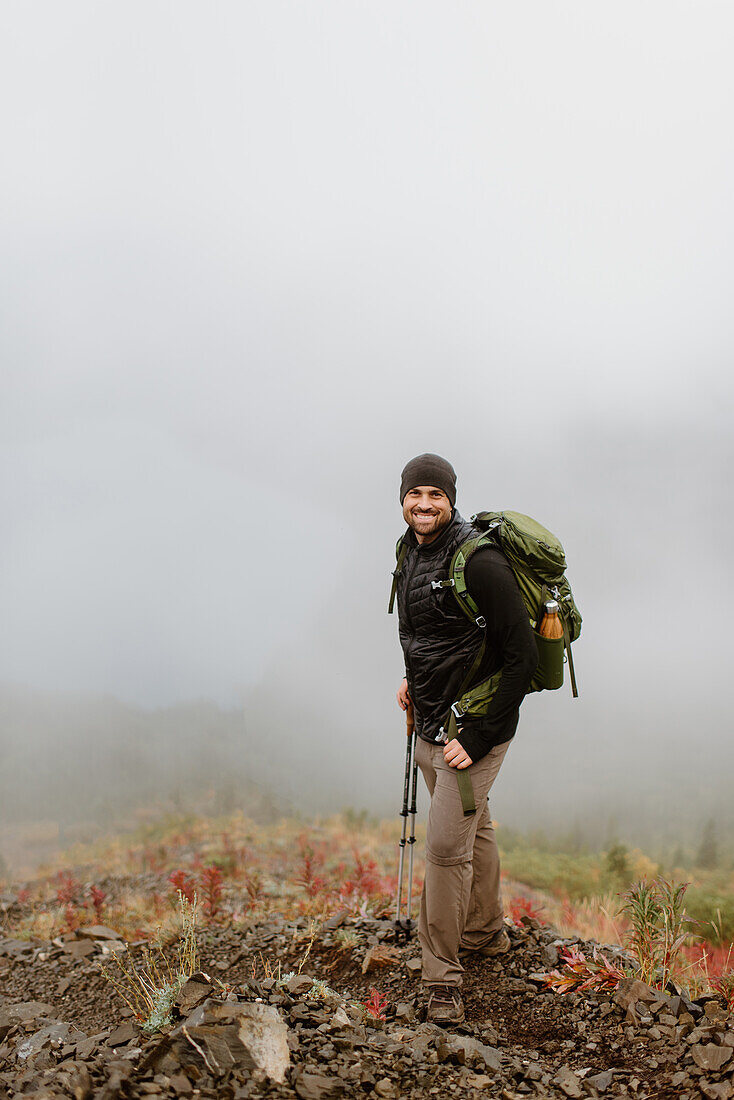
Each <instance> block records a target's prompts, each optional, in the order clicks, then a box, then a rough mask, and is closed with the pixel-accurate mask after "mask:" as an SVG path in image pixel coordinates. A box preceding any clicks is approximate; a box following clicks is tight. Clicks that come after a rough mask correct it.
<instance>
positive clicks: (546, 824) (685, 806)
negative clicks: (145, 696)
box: [0, 631, 734, 846]
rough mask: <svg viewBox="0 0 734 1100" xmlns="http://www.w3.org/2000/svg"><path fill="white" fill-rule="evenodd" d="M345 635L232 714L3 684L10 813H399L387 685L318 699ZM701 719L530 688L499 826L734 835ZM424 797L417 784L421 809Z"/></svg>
mask: <svg viewBox="0 0 734 1100" xmlns="http://www.w3.org/2000/svg"><path fill="white" fill-rule="evenodd" d="M337 643H338V638H337V636H336V634H329V632H328V631H326V632H324V633H323V634H322V635H321V642H320V644H319V645H318V646H311V648H310V649H309V648H308V647H307V646H305V645H304V646H303V647H301V648H299V649H298V651H297V652H295V653H293V654H291V657H290V665H289V691H288V692H287V693H286V692H283V691H279V690H278V673H277V671H276V670H274V671H273V673H272V674H271V676H269V677H266V679H265V681H264V682H263V685H262V686H261V687H260V688H259V689H258V690H257V692H253V693H252V694H251V697H250V698H249V700H248V701H247V704H246V707H245V709H244V710H238V711H225V710H222V709H220V708H219V707H217V706H216V705H215V704H213V703H207V702H195V703H190V704H186V705H179V706H175V707H169V708H165V709H160V710H144V709H142V708H138V707H132V706H128V705H125V704H123V703H121V702H119V701H117V700H115V699H113V698H111V697H107V696H91V695H90V696H73V695H62V694H59V693H42V692H35V691H34V692H31V691H29V690H24V689H19V688H12V689H11V688H8V687H6V688H4V689H3V690H2V693H1V694H0V730H1V732H2V764H3V766H2V771H1V772H0V823H2V824H4V825H5V826H8V825H12V824H17V823H19V822H24V821H34V820H53V821H57V822H59V823H61V824H62V825H64V826H70V825H72V824H75V823H85V822H86V823H96V824H107V823H109V822H110V821H111V820H120V819H123V818H125V817H127V816H129V815H131V814H133V813H134V812H136V811H144V810H145V809H146V808H148V809H150V808H151V807H155V808H157V809H158V810H160V811H165V810H169V811H172V812H178V813H181V812H189V811H194V810H196V811H198V812H209V813H220V812H228V811H231V810H233V809H242V810H243V812H244V813H246V814H247V815H248V816H250V817H253V818H256V819H260V820H263V819H271V818H272V817H273V816H279V815H282V814H286V813H288V812H293V811H295V812H303V813H306V814H318V813H322V814H323V813H331V812H335V811H338V810H342V809H345V808H350V807H351V808H353V809H355V810H367V811H368V812H370V813H371V814H376V815H380V816H385V815H386V816H389V815H390V814H392V813H397V811H398V808H399V801H400V797H401V791H402V785H401V784H402V769H403V763H404V745H405V741H404V739H403V734H402V729H403V726H402V718H401V715H400V714H399V712H397V709H396V708H395V704H394V700H393V699H392V697H391V696H387V697H385V698H381V697H378V698H369V697H367V696H366V694H365V693H364V692H362V693H361V695H360V684H359V680H358V676H357V674H356V673H355V674H354V679H353V680H350V679H349V677H348V676H345V675H341V676H340V677H338V678H335V679H334V682H333V686H332V692H331V697H330V705H328V706H325V705H324V702H323V693H324V671H323V670H324V669H329V668H331V667H337V662H338V659H339V652H338V644H337ZM362 657H363V659H364V661H365V662H366V661H367V660H368V659H369V653H365V654H363V655H362ZM372 659H373V662H374V655H373V658H372ZM387 659H388V658H387V657H385V660H386V661H387ZM360 697H362V698H363V704H362V705H361V706H360V705H357V704H356V703H355V700H357V701H358V700H359V699H360ZM696 720H697V716H696V714H695V712H694V710H693V709H692V708H688V709H686V708H680V709H679V711H678V712H677V714H673V713H672V712H671V713H668V714H667V716H666V718H665V729H664V730H662V729H661V725H662V722H661V716H660V714H659V713H656V708H655V706H654V705H653V703H652V702H650V704H649V705H648V707H647V709H643V708H642V707H641V706H639V705H634V706H633V705H632V704H630V706H629V708H628V709H627V710H625V708H624V706H620V705H619V704H617V705H616V706H614V707H613V706H612V703H611V702H610V705H609V708H608V709H607V712H606V714H605V713H603V712H602V715H601V719H600V718H599V717H598V715H597V717H596V718H595V719H594V721H593V724H592V721H591V720H590V715H589V704H586V703H585V702H584V699H583V696H582V698H581V699H579V700H575V701H573V700H571V698H570V692H569V693H567V692H566V690H565V689H564V690H563V692H558V693H556V694H555V695H554V696H549V695H548V694H547V693H546V695H544V696H532V697H529V698H528V699H526V700H525V703H524V704H523V710H522V721H521V724H520V729H519V732H518V735H517V737H516V738H515V742H514V744H513V746H512V749H511V752H510V753H509V754H508V757H507V762H506V764H505V766H504V768H503V771H502V774H501V777H500V780H498V784H497V787H496V791H495V792H494V793H493V796H492V799H491V806H492V810H493V814H494V816H495V817H496V819H497V820H498V821H499V823H500V824H504V825H507V826H512V827H513V828H518V829H523V830H528V829H533V828H540V829H546V830H548V831H549V832H552V833H553V834H554V835H557V836H563V835H572V834H574V833H575V834H576V835H577V836H578V837H579V838H580V840H581V842H582V843H586V844H590V845H594V844H595V845H604V844H605V843H608V842H609V841H610V840H611V839H617V838H618V839H621V840H624V841H626V842H629V843H633V844H640V843H655V844H658V843H659V844H668V843H675V844H680V843H682V844H683V845H684V846H685V845H686V844H688V843H690V844H693V843H695V842H696V839H697V837H698V836H699V834H700V831H701V829H702V827H703V824H704V822H705V821H706V820H708V819H709V818H710V817H714V818H715V820H716V823H717V828H718V830H719V832H720V835H721V836H722V839H723V838H724V837H728V836H731V835H732V834H733V833H734V820H733V813H734V811H733V809H732V805H731V778H730V777H731V775H732V774H733V773H734V744H732V742H731V741H729V742H727V741H725V740H719V741H718V742H717V743H716V750H715V751H714V749H713V747H709V748H707V746H706V743H705V738H704V737H703V736H702V734H701V733H700V731H699V732H698V733H697V732H696V730H697V726H696ZM663 737H664V741H663V740H662V738H663ZM712 740H713V739H712ZM663 746H664V747H663ZM426 803H427V800H426V797H425V792H424V790H423V788H422V787H421V790H420V795H419V813H421V814H423V813H424V812H425V809H426Z"/></svg>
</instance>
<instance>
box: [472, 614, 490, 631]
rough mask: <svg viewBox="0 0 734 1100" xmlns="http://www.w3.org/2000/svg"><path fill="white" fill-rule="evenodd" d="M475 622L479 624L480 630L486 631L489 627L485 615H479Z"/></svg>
mask: <svg viewBox="0 0 734 1100" xmlns="http://www.w3.org/2000/svg"><path fill="white" fill-rule="evenodd" d="M474 622H475V623H476V624H477V626H478V627H479V629H480V630H484V629H485V627H486V625H487V620H486V619H485V617H484V615H477V617H476V619H475V620H474Z"/></svg>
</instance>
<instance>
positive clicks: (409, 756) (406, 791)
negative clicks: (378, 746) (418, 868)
mask: <svg viewBox="0 0 734 1100" xmlns="http://www.w3.org/2000/svg"><path fill="white" fill-rule="evenodd" d="M405 721H406V733H407V746H406V751H405V783H404V785H403V808H402V809H401V811H400V816H401V817H402V819H403V829H402V833H401V836H400V862H399V864H398V891H397V899H396V904H395V932H396V935H398V936H399V935H400V933H403V934H404V935H405V937H406V939H407V938H408V937H409V936H410V924H411V921H410V911H409V910H410V894H411V890H412V882H413V848H412V844H414V843H415V835H413V837H412V839H411V841H410V843H411V849H410V859H409V861H408V873H409V875H410V883H409V886H408V918H407V920H406V921H403V920H402V919H401V916H400V913H401V909H402V903H403V872H404V869H405V845H406V844H407V843H408V840H407V832H408V816H409V811H408V801H409V799H410V794H411V790H410V788H411V764H412V765H413V776H415V724H414V720H413V704H412V703H408V706H407V707H406V714H405ZM411 809H412V810H413V815H414V816H413V822H414V827H413V834H415V779H414V781H413V806H412V807H411Z"/></svg>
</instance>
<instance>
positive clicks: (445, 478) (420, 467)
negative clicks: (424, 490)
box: [400, 454, 456, 508]
mask: <svg viewBox="0 0 734 1100" xmlns="http://www.w3.org/2000/svg"><path fill="white" fill-rule="evenodd" d="M418 485H432V486H433V487H434V488H435V489H443V491H444V493H445V494H446V496H447V497H448V498H449V501H450V502H451V507H452V508H453V507H454V505H455V504H456V472H455V471H454V467H453V466H452V465H451V463H450V462H447V461H446V459H445V458H441V456H440V455H431V454H427V455H418V456H417V458H411V460H410V462H409V463H408V465H407V466H406V467H405V469H404V470H403V472H402V474H401V475H400V503H401V504H402V503H403V501H404V500H405V494H406V493H407V492H409V491H410V490H411V489H415V488H416V486H418Z"/></svg>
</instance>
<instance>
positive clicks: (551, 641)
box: [530, 630, 564, 691]
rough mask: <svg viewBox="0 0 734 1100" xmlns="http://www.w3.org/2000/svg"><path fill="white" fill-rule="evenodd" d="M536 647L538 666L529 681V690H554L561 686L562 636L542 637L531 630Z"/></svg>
mask: <svg viewBox="0 0 734 1100" xmlns="http://www.w3.org/2000/svg"><path fill="white" fill-rule="evenodd" d="M533 637H534V638H535V645H536V647H537V649H538V667H537V668H536V670H535V672H534V674H533V678H532V680H531V681H530V690H531V691H555V690H556V689H557V688H559V687H563V649H564V642H563V638H544V637H543V636H542V634H538V633H537V631H535V630H534V631H533Z"/></svg>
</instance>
